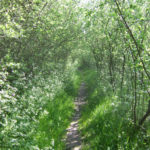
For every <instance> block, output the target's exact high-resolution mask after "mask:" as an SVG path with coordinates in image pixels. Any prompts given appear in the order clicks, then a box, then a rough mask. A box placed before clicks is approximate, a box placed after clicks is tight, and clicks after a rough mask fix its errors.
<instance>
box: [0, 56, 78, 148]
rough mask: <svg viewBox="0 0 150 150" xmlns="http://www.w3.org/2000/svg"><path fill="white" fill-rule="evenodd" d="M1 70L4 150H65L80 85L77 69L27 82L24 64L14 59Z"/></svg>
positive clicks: (0, 128) (0, 145)
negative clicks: (65, 139)
mask: <svg viewBox="0 0 150 150" xmlns="http://www.w3.org/2000/svg"><path fill="white" fill-rule="evenodd" d="M72 65H73V64H72ZM20 66H21V67H22V69H21V67H20ZM74 68H75V67H74ZM0 71H1V72H0V73H1V74H0V77H1V78H0V79H1V80H0V82H1V84H0V88H1V89H0V101H1V109H0V118H1V124H0V132H1V134H0V149H1V150H5V149H10V150H12V149H13V150H18V149H21V150H28V149H29V150H34V149H36V150H37V149H44V150H46V149H64V146H65V144H64V142H63V140H62V139H63V138H64V136H65V129H66V128H67V126H68V125H69V122H70V118H71V116H72V113H73V111H74V103H73V101H74V98H75V96H76V95H77V91H78V87H79V84H80V78H79V76H78V74H77V73H76V72H75V71H74V69H73V68H72V69H68V70H67V69H66V71H65V72H64V73H60V72H57V71H56V72H52V73H51V76H47V77H45V76H43V75H42V74H41V73H39V74H37V75H35V76H34V77H32V78H31V79H30V78H28V80H26V77H25V75H24V72H23V71H25V68H23V65H21V64H19V63H18V64H16V63H14V62H13V61H12V60H11V59H10V60H7V62H2V66H1V68H0Z"/></svg>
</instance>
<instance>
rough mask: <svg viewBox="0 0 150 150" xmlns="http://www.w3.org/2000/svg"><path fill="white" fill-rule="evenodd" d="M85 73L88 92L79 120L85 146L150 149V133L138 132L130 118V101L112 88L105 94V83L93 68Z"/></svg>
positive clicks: (121, 149) (97, 148) (88, 147)
mask: <svg viewBox="0 0 150 150" xmlns="http://www.w3.org/2000/svg"><path fill="white" fill-rule="evenodd" d="M87 73H88V74H87ZM84 74H87V76H84V77H85V81H88V82H87V85H88V88H87V89H88V94H89V95H88V97H87V105H86V106H84V108H83V110H82V117H81V120H80V130H81V132H82V136H83V143H84V144H83V149H95V150H99V149H102V150H105V149H111V150H116V149H120V150H123V149H124V150H128V149H141V150H144V149H148V147H149V146H150V145H149V142H148V141H149V137H147V136H146V135H145V133H144V132H138V130H136V128H135V127H134V124H133V123H132V120H131V119H130V112H129V111H128V110H129V108H130V104H129V103H128V102H121V101H120V99H119V97H117V96H114V95H113V93H111V92H110V93H109V94H108V93H107V94H106V93H105V92H104V87H101V88H99V86H98V85H97V84H96V82H97V81H98V80H94V79H95V78H96V76H97V75H96V74H95V73H94V72H93V70H91V71H86V72H85V73H84ZM89 77H90V78H89ZM92 83H93V84H92ZM91 84H92V88H91ZM108 95H110V96H108Z"/></svg>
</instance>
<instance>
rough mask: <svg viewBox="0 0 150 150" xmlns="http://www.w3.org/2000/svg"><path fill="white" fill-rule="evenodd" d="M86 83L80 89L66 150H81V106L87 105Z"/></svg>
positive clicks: (68, 131) (68, 132)
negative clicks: (79, 129) (79, 126)
mask: <svg viewBox="0 0 150 150" xmlns="http://www.w3.org/2000/svg"><path fill="white" fill-rule="evenodd" d="M85 88H86V87H85V83H82V84H81V86H80V89H79V94H78V97H77V98H76V100H75V102H74V103H75V114H74V116H73V118H72V122H71V123H70V126H69V128H68V129H67V139H66V150H81V137H80V133H79V131H78V123H79V119H80V112H81V106H82V105H84V104H85V101H84V100H85V97H86V93H85Z"/></svg>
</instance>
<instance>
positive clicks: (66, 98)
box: [34, 74, 80, 150]
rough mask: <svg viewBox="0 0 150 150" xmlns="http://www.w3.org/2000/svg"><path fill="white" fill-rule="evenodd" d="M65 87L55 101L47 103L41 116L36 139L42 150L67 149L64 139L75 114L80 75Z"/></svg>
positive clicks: (67, 82) (75, 76)
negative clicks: (75, 100)
mask: <svg viewBox="0 0 150 150" xmlns="http://www.w3.org/2000/svg"><path fill="white" fill-rule="evenodd" d="M65 85H66V87H65V88H64V89H62V90H61V91H59V93H57V95H56V96H55V98H54V100H50V101H49V102H48V103H47V105H46V106H45V108H44V112H43V114H42V115H41V116H40V120H39V125H38V128H37V133H36V135H35V137H34V139H35V142H36V143H38V147H39V148H40V149H44V150H46V149H48V150H49V149H55V150H64V149H65V143H64V141H63V140H62V139H63V138H64V136H65V134H66V128H67V127H68V125H69V124H70V121H71V117H72V114H73V112H74V99H75V97H76V96H77V93H78V88H79V86H80V77H79V76H78V74H76V75H74V77H73V80H72V81H70V80H68V81H66V83H65Z"/></svg>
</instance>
